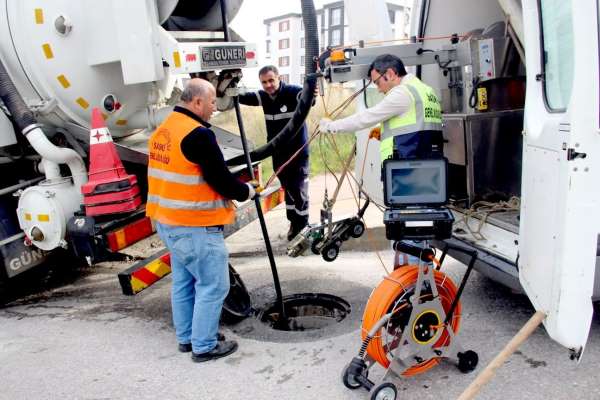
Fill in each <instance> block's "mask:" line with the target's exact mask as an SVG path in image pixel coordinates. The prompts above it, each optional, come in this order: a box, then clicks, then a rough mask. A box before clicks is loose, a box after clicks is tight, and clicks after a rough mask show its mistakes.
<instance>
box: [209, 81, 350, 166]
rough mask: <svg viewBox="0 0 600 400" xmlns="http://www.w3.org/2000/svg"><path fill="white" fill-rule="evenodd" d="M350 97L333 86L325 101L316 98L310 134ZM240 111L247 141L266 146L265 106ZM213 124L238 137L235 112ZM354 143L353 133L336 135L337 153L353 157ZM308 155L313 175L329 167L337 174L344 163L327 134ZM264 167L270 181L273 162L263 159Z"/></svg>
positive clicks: (347, 112)
mask: <svg viewBox="0 0 600 400" xmlns="http://www.w3.org/2000/svg"><path fill="white" fill-rule="evenodd" d="M351 94H352V90H350V89H347V88H343V87H341V86H337V85H330V86H329V87H328V88H327V89H326V91H325V96H324V97H323V98H321V97H318V98H317V103H316V104H315V106H314V107H313V108H312V109H311V111H310V113H309V114H308V117H307V118H306V123H307V125H308V132H309V135H310V134H312V133H313V132H314V131H315V129H316V127H317V125H318V123H319V121H320V120H321V118H323V117H325V116H326V115H327V113H326V110H327V111H329V112H331V110H333V109H335V108H336V107H337V106H338V105H339V104H341V103H342V102H343V101H344V100H345V99H347V98H348V97H349V96H350V95H351ZM355 110H356V107H355V105H354V104H351V105H350V106H348V107H347V108H346V109H345V111H344V112H343V113H342V114H341V116H340V117H339V118H342V117H345V116H348V115H352V114H353V113H354V112H355ZM241 112H242V118H243V121H244V130H245V132H246V135H247V137H248V140H251V141H252V142H253V143H254V145H255V146H261V145H263V144H265V142H266V138H267V130H266V126H265V119H264V114H263V111H262V107H250V106H244V105H242V106H241ZM210 122H211V123H212V124H213V125H216V126H218V127H220V128H222V129H225V130H228V131H230V132H233V133H236V134H239V128H238V124H237V119H236V117H235V111H234V110H229V111H226V112H222V113H219V114H217V115H215V116H214V117H213V118H212V119H211V121H210ZM329 136H333V135H329ZM355 140H356V139H355V136H354V135H352V134H339V135H335V142H336V144H337V148H338V151H339V152H340V154H341V155H342V157H343V158H346V157H347V156H348V155H349V154H350V151H351V149H352V146H353V145H354V142H355ZM309 152H310V174H311V176H314V175H318V174H322V173H324V172H325V171H326V170H327V167H329V168H331V169H332V170H333V171H334V172H339V171H341V169H342V162H340V160H339V159H338V157H337V155H336V153H335V150H334V148H333V144H332V141H331V140H328V138H327V137H326V135H320V136H319V137H317V138H315V140H313V142H312V143H311V144H310V147H309ZM261 165H262V169H263V177H265V178H268V177H269V176H271V174H272V173H273V163H272V161H271V158H268V159H266V160H264V161H263V162H262V163H261ZM353 166H354V164H352V167H353Z"/></svg>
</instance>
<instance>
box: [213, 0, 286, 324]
mask: <svg viewBox="0 0 600 400" xmlns="http://www.w3.org/2000/svg"><path fill="white" fill-rule="evenodd" d="M220 1H221V18H222V19H223V32H224V34H225V41H229V24H228V22H227V13H226V11H225V10H226V9H227V7H226V6H225V3H226V0H220ZM233 106H234V108H235V116H236V118H237V121H238V127H239V128H240V138H241V140H242V148H243V149H244V158H245V161H246V166H247V168H248V175H250V178H251V179H255V176H254V169H253V168H252V161H251V160H250V153H249V151H248V141H247V140H246V132H245V130H244V123H243V121H242V112H241V110H240V100H239V98H238V97H234V98H233ZM254 204H255V206H256V214H257V215H258V220H259V221H260V229H261V231H262V235H263V238H264V240H265V247H266V250H267V256H268V258H269V265H270V266H271V272H272V274H273V284H274V286H275V294H276V296H277V305H278V306H279V312H280V316H281V318H280V319H278V320H277V322H278V323H280V324H282V325H283V326H285V325H287V316H286V312H285V306H284V304H283V294H282V293H281V284H280V283H279V274H278V272H277V265H276V264H275V257H274V256H273V249H272V248H271V240H270V239H269V232H268V231H267V224H266V223H265V216H264V215H263V212H262V207H261V205H260V196H255V197H254Z"/></svg>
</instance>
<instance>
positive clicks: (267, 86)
mask: <svg viewBox="0 0 600 400" xmlns="http://www.w3.org/2000/svg"><path fill="white" fill-rule="evenodd" d="M258 77H259V79H260V83H261V84H262V87H263V90H259V91H257V92H250V93H245V94H242V95H240V96H239V100H240V103H241V104H245V105H247V106H262V108H263V112H264V114H265V121H266V125H267V140H271V139H272V138H273V137H275V136H276V135H277V134H278V133H279V132H280V131H281V130H282V129H283V127H285V125H286V124H287V123H288V121H289V120H290V119H291V118H292V116H293V114H294V110H295V109H296V106H297V105H298V99H299V98H300V95H301V92H302V87H300V86H296V85H290V84H286V83H285V82H282V81H281V80H280V79H279V72H278V71H277V68H276V67H275V66H273V65H267V66H265V67H263V68H261V69H260V71H259V72H258ZM307 140H308V133H307V128H306V124H302V128H300V131H299V132H298V133H297V134H296V135H295V136H294V138H293V139H292V141H291V142H285V146H284V147H283V148H277V149H275V152H274V154H273V168H274V169H275V170H277V169H278V168H279V167H280V166H281V165H283V164H284V163H285V162H286V161H288V160H289V159H290V157H291V156H292V155H293V154H294V153H295V152H296V151H297V150H298V149H300V148H301V147H302V146H303V145H304V144H305V143H306V141H307ZM308 174H309V163H308V146H307V147H305V148H304V149H303V150H302V152H301V153H300V154H298V156H296V158H295V159H294V160H293V161H292V162H291V163H290V164H288V165H287V166H286V167H285V168H284V169H283V171H282V172H281V174H279V176H278V177H279V181H280V182H281V186H283V188H284V190H285V206H286V209H287V213H286V214H287V219H288V220H289V221H290V229H289V231H288V235H287V238H288V240H292V239H293V238H294V236H296V235H297V234H298V232H300V231H301V230H302V229H303V228H304V227H305V226H306V224H307V223H308Z"/></svg>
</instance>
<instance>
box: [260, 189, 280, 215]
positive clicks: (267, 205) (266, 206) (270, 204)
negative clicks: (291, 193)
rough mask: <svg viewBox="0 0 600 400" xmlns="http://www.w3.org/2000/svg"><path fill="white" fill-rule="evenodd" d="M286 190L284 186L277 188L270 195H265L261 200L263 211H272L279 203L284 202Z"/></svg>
mask: <svg viewBox="0 0 600 400" xmlns="http://www.w3.org/2000/svg"><path fill="white" fill-rule="evenodd" d="M284 196H285V194H284V191H283V188H281V189H279V190H277V191H276V192H273V193H271V194H270V195H269V196H266V197H263V198H262V199H261V200H262V201H261V206H262V209H263V212H267V211H271V210H272V209H274V208H275V207H277V206H278V205H279V204H281V203H282V202H283V199H284Z"/></svg>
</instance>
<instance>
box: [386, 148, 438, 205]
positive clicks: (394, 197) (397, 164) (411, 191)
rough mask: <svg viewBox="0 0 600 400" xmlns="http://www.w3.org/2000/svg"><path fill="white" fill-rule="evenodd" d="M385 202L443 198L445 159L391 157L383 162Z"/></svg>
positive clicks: (430, 201)
mask: <svg viewBox="0 0 600 400" xmlns="http://www.w3.org/2000/svg"><path fill="white" fill-rule="evenodd" d="M385 190H386V203H387V204H388V205H390V206H394V205H397V206H410V205H421V204H443V203H445V202H446V161H445V160H444V159H440V160H418V161H417V160H413V161H409V160H390V161H388V162H386V165H385Z"/></svg>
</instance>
